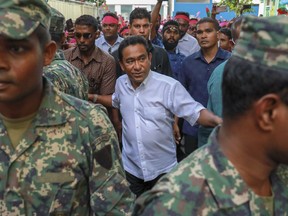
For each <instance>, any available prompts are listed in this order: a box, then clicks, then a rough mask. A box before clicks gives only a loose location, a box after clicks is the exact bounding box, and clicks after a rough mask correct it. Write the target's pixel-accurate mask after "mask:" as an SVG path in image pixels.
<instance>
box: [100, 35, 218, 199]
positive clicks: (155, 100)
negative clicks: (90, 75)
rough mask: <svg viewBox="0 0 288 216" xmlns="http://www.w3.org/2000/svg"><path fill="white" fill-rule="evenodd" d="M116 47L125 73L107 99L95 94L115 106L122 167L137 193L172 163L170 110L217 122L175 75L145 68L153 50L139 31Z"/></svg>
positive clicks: (191, 118)
mask: <svg viewBox="0 0 288 216" xmlns="http://www.w3.org/2000/svg"><path fill="white" fill-rule="evenodd" d="M118 52H119V61H120V66H121V68H122V70H123V71H126V74H125V75H123V76H121V77H119V78H118V79H117V82H116V87H115V93H114V94H113V96H112V100H111V96H110V97H109V96H103V95H99V97H98V98H97V102H99V103H102V104H105V105H110V106H111V104H112V105H113V107H115V108H118V109H120V112H121V114H122V118H123V119H122V127H123V131H122V144H123V150H122V158H123V164H124V169H125V171H126V177H127V180H128V181H129V182H130V184H131V186H130V189H131V191H132V192H133V193H135V194H136V195H137V196H139V195H141V194H142V193H143V192H145V191H147V190H149V189H151V188H152V187H153V186H154V184H155V183H156V182H157V180H158V179H159V178H160V177H161V176H162V175H164V174H165V173H167V172H169V171H170V170H171V169H172V168H173V167H175V166H176V164H177V158H176V144H175V140H174V136H173V122H174V115H176V116H179V117H183V118H184V119H186V120H187V121H188V122H190V124H191V125H194V124H195V123H196V122H197V123H199V124H202V125H207V126H208V125H210V126H211V125H217V124H219V123H220V122H221V119H220V118H219V117H217V116H215V115H213V114H212V113H210V112H209V111H208V110H206V109H205V108H204V107H203V106H202V105H201V104H200V103H198V102H196V101H194V100H193V98H192V97H191V96H190V95H189V93H188V92H187V91H186V90H185V88H184V87H183V86H182V85H181V84H180V83H179V82H178V81H177V80H175V79H173V78H171V77H168V76H165V75H162V74H159V73H157V72H154V71H151V70H150V64H151V57H152V56H151V53H150V52H149V47H148V44H147V41H146V40H145V39H144V38H143V37H141V36H131V37H128V38H126V39H125V40H124V41H122V42H121V44H120V46H119V48H118Z"/></svg>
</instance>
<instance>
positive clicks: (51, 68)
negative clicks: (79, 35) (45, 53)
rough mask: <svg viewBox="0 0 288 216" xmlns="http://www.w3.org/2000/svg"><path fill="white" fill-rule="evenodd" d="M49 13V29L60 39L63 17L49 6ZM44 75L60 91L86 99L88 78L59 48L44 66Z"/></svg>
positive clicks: (62, 31) (62, 30) (62, 29)
mask: <svg viewBox="0 0 288 216" xmlns="http://www.w3.org/2000/svg"><path fill="white" fill-rule="evenodd" d="M51 14H52V15H51V22H50V28H49V31H50V33H51V34H52V35H57V36H58V37H59V40H61V37H62V36H63V34H64V22H65V17H64V16H63V14H61V13H60V12H59V11H57V10H56V9H55V8H51ZM59 43H60V42H59ZM44 76H45V77H47V78H48V79H49V80H50V81H51V82H52V83H53V85H54V86H56V87H57V88H58V89H59V90H60V91H62V92H65V93H66V94H70V95H73V96H75V97H78V98H81V99H84V100H88V88H89V86H88V79H87V78H86V76H85V75H84V74H83V73H82V72H81V71H80V70H79V69H78V68H76V67H75V66H74V65H72V64H71V63H70V62H68V61H67V60H65V57H64V53H63V51H62V50H61V49H58V50H57V52H56V55H55V57H54V59H53V61H52V62H51V64H50V65H48V66H46V67H44Z"/></svg>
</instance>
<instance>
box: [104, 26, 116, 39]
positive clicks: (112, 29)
mask: <svg viewBox="0 0 288 216" xmlns="http://www.w3.org/2000/svg"><path fill="white" fill-rule="evenodd" d="M118 29H119V24H116V23H103V24H102V32H103V34H104V38H105V39H106V40H107V41H109V40H114V39H116V38H117V37H118Z"/></svg>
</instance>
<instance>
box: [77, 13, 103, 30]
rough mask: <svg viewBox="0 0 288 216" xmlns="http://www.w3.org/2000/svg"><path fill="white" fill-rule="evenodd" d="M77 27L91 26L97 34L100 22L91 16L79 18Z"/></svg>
mask: <svg viewBox="0 0 288 216" xmlns="http://www.w3.org/2000/svg"><path fill="white" fill-rule="evenodd" d="M76 25H86V26H90V27H93V29H94V30H95V32H96V31H97V29H98V22H97V20H96V19H95V17H93V16H91V15H87V14H85V15H82V16H80V17H78V18H77V19H76V20H75V26H76Z"/></svg>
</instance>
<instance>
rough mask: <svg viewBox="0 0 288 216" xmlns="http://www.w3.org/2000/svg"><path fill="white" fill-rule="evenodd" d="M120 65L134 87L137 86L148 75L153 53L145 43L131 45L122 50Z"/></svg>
mask: <svg viewBox="0 0 288 216" xmlns="http://www.w3.org/2000/svg"><path fill="white" fill-rule="evenodd" d="M122 54H123V59H122V61H120V66H121V68H122V70H123V71H125V72H126V73H127V75H128V77H129V79H130V81H131V83H132V86H133V87H134V88H137V87H138V86H139V85H140V84H141V83H142V82H143V81H144V80H145V79H146V77H147V76H148V74H149V71H150V66H151V54H148V53H147V51H146V49H145V47H144V45H142V44H136V45H129V46H127V47H126V48H124V49H123V51H122Z"/></svg>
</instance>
